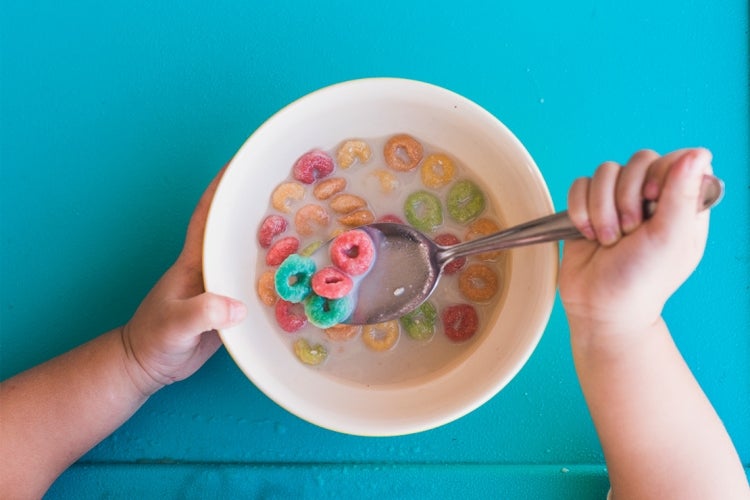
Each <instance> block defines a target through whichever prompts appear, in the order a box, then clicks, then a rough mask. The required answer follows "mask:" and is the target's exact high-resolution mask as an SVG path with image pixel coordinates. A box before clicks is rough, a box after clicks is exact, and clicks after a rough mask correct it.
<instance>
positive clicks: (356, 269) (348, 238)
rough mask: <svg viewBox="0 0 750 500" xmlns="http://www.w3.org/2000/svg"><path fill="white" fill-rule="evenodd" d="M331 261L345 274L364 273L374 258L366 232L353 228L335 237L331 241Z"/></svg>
mask: <svg viewBox="0 0 750 500" xmlns="http://www.w3.org/2000/svg"><path fill="white" fill-rule="evenodd" d="M330 252H331V262H333V265H334V266H336V267H338V268H339V269H341V270H342V271H344V272H345V273H347V274H350V275H352V276H358V275H360V274H364V273H366V272H367V271H368V270H369V269H370V266H371V265H372V262H373V260H375V246H374V245H373V243H372V240H371V239H370V237H369V236H368V235H367V233H366V232H364V231H361V230H358V229H354V230H351V231H346V232H344V233H342V234H340V235H339V236H337V237H336V239H335V240H333V242H332V243H331V250H330Z"/></svg>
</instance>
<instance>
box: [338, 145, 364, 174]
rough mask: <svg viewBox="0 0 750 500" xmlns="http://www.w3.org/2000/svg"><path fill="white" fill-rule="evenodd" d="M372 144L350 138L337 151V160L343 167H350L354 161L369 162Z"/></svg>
mask: <svg viewBox="0 0 750 500" xmlns="http://www.w3.org/2000/svg"><path fill="white" fill-rule="evenodd" d="M370 154H371V151H370V146H368V145H367V143H366V142H365V141H361V140H359V139H350V140H348V141H345V142H344V143H343V144H342V145H341V146H340V147H339V149H338V151H337V152H336V161H338V163H339V165H340V166H341V167H342V168H349V167H351V166H352V165H354V162H355V161H357V160H359V162H360V163H367V161H368V160H369V159H370Z"/></svg>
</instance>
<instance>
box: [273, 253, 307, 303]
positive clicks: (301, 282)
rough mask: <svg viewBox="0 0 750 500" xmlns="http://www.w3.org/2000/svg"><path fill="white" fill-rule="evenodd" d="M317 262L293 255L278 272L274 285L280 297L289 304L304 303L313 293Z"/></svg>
mask: <svg viewBox="0 0 750 500" xmlns="http://www.w3.org/2000/svg"><path fill="white" fill-rule="evenodd" d="M315 268H316V266H315V261H313V260H312V259H311V258H309V257H302V256H301V255H298V254H296V253H293V254H292V255H290V256H289V257H287V258H286V259H285V260H284V262H282V263H281V265H280V266H279V268H278V269H277V270H276V276H275V278H274V284H275V286H276V293H278V294H279V297H281V298H282V299H284V300H286V301H289V302H302V301H303V300H305V298H307V296H308V295H310V292H312V277H313V275H314V274H315Z"/></svg>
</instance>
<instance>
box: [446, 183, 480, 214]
mask: <svg viewBox="0 0 750 500" xmlns="http://www.w3.org/2000/svg"><path fill="white" fill-rule="evenodd" d="M446 204H447V205H448V214H449V215H450V216H451V217H452V218H453V220H455V221H456V222H460V223H465V222H469V221H470V220H473V219H476V218H477V217H478V216H479V214H481V213H482V211H483V210H484V206H485V200H484V193H482V190H481V189H479V186H477V185H476V184H474V183H473V182H472V181H470V180H468V179H463V180H460V181H458V182H456V183H455V184H454V185H453V186H451V188H450V190H449V191H448V196H447V199H446Z"/></svg>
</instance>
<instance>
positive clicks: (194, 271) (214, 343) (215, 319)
mask: <svg viewBox="0 0 750 500" xmlns="http://www.w3.org/2000/svg"><path fill="white" fill-rule="evenodd" d="M222 173H223V171H222ZM222 173H219V175H218V176H217V177H216V178H215V179H214V180H213V182H212V183H211V184H210V185H209V186H208V188H207V189H206V191H205V193H204V194H203V196H202V197H201V199H200V201H199V202H198V206H197V207H196V209H195V212H194V213H193V216H192V218H191V220H190V225H189V226H188V230H187V237H186V240H185V246H184V248H183V250H182V253H181V254H180V256H179V257H178V258H177V261H176V262H175V263H174V265H173V266H172V267H171V268H170V269H169V270H168V271H167V272H166V273H165V274H164V276H162V278H161V279H160V280H159V282H158V283H157V284H156V285H155V286H154V288H153V289H152V290H151V291H150V292H149V294H148V295H147V296H146V298H145V299H144V300H143V302H142V303H141V305H140V306H139V307H138V310H137V311H136V312H135V315H134V316H133V318H132V319H131V320H130V321H129V322H128V323H127V324H126V325H125V326H124V327H123V328H122V341H123V346H124V347H125V350H126V353H127V359H128V361H130V362H131V363H130V366H129V368H128V371H129V373H130V375H131V377H132V378H133V380H134V382H135V383H136V385H137V386H138V387H139V389H140V390H141V392H142V393H143V394H145V395H150V394H152V393H153V392H155V391H156V390H158V389H159V388H161V387H162V386H164V385H166V384H169V383H171V382H174V381H177V380H182V379H184V378H187V377H188V376H190V375H192V374H193V373H194V372H195V371H196V370H198V368H200V367H201V366H202V365H203V363H205V362H206V360H207V359H208V358H210V357H211V356H212V355H213V354H214V353H215V352H216V350H217V349H218V348H219V346H220V345H221V340H220V339H219V336H218V335H217V333H216V330H215V329H217V328H226V327H229V326H231V325H233V324H236V323H238V322H239V321H241V320H242V319H243V318H244V317H245V313H246V310H245V306H244V305H243V304H242V303H241V302H238V301H236V300H233V299H230V298H227V297H222V296H218V295H214V294H211V293H207V292H205V291H204V289H203V272H202V255H203V233H204V229H205V225H206V218H207V215H208V208H209V206H210V204H211V200H212V199H213V195H214V192H215V191H216V186H217V185H218V182H219V179H220V178H221V175H222Z"/></svg>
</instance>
